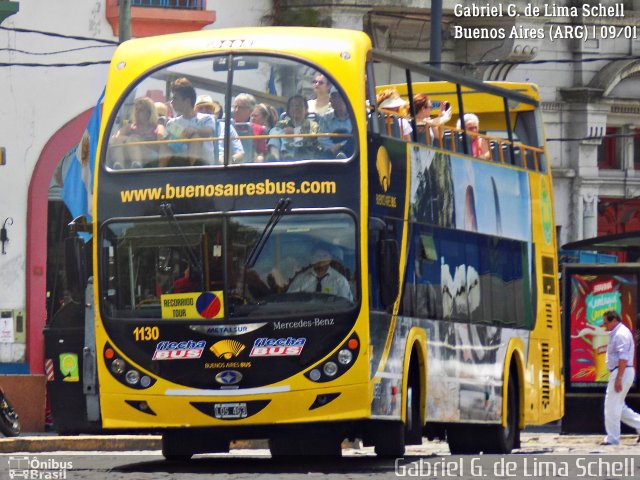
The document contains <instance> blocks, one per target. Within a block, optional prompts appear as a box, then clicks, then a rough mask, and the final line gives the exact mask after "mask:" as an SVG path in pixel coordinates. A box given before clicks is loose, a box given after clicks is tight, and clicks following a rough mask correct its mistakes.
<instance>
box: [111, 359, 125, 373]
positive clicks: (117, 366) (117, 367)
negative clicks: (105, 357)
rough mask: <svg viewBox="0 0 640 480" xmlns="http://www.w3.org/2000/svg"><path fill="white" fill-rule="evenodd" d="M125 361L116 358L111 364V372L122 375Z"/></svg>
mask: <svg viewBox="0 0 640 480" xmlns="http://www.w3.org/2000/svg"><path fill="white" fill-rule="evenodd" d="M124 366H125V365H124V360H122V359H120V358H116V359H115V360H114V361H113V362H111V371H112V372H113V373H115V374H116V375H122V374H123V373H124Z"/></svg>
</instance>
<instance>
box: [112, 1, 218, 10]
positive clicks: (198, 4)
mask: <svg viewBox="0 0 640 480" xmlns="http://www.w3.org/2000/svg"><path fill="white" fill-rule="evenodd" d="M118 3H120V2H118ZM205 3H206V0H131V6H132V7H155V8H186V9H189V10H204V9H205Z"/></svg>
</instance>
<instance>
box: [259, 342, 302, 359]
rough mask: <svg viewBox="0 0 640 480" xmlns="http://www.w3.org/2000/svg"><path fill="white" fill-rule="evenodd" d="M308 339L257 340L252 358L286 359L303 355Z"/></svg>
mask: <svg viewBox="0 0 640 480" xmlns="http://www.w3.org/2000/svg"><path fill="white" fill-rule="evenodd" d="M306 341H307V339H306V338H304V337H303V338H293V337H287V338H257V339H256V340H255V341H254V342H253V348H251V353H250V354H249V356H250V357H286V356H298V355H300V354H301V353H302V349H303V348H304V344H305V343H306Z"/></svg>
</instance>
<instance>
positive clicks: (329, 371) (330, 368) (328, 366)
mask: <svg viewBox="0 0 640 480" xmlns="http://www.w3.org/2000/svg"><path fill="white" fill-rule="evenodd" d="M322 371H323V372H324V374H325V375H326V376H327V377H333V376H334V375H335V374H336V373H338V365H336V364H335V362H327V363H325V364H324V367H322Z"/></svg>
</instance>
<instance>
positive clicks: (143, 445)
mask: <svg viewBox="0 0 640 480" xmlns="http://www.w3.org/2000/svg"><path fill="white" fill-rule="evenodd" d="M161 449H162V437H160V436H159V435H82V436H33V437H14V438H0V453H15V452H30V453H34V452H56V451H72V452H80V451H95V450H97V451H103V452H118V451H129V450H131V451H138V450H161Z"/></svg>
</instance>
